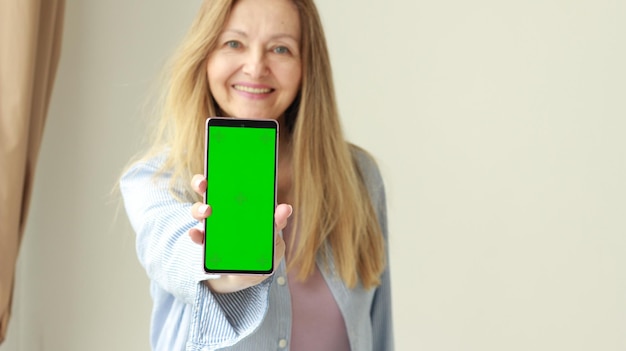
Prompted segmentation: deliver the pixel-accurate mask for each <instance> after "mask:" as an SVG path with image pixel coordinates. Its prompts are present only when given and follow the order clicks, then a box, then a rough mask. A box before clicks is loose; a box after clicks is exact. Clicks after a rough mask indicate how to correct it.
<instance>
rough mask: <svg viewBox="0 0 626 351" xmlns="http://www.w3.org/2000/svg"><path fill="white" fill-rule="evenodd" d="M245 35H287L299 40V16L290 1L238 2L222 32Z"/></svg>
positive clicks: (251, 0) (254, 0) (246, 0)
mask: <svg viewBox="0 0 626 351" xmlns="http://www.w3.org/2000/svg"><path fill="white" fill-rule="evenodd" d="M228 30H235V31H239V32H243V33H245V34H246V35H263V34H277V33H281V34H288V35H290V36H293V37H294V38H296V39H298V40H299V39H300V16H299V13H298V9H297V8H296V5H295V4H294V3H293V2H292V1H291V0H239V1H237V2H236V3H235V5H234V6H233V9H232V11H231V14H230V16H229V18H228V20H227V21H226V24H225V26H224V31H228Z"/></svg>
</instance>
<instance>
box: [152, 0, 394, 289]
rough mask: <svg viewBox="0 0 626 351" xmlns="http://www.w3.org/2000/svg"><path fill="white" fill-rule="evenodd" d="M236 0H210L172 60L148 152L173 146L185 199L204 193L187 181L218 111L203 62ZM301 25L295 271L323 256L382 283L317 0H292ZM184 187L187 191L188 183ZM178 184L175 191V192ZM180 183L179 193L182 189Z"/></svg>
mask: <svg viewBox="0 0 626 351" xmlns="http://www.w3.org/2000/svg"><path fill="white" fill-rule="evenodd" d="M236 1H237V0H205V1H204V2H203V4H202V6H201V8H200V10H199V12H198V15H197V17H196V18H195V20H194V21H193V23H192V25H191V28H190V29H189V31H188V32H187V34H186V36H185V37H184V38H183V41H182V43H181V45H180V46H179V48H178V49H177V50H176V52H175V54H174V56H173V57H172V59H171V61H170V62H169V64H168V65H167V67H166V71H165V72H166V75H165V77H166V78H165V79H166V81H165V82H164V83H165V90H164V91H163V92H162V95H161V98H160V110H161V111H160V112H159V113H160V116H161V119H160V120H159V122H158V124H157V125H156V129H155V134H154V140H153V142H152V148H151V150H150V152H149V153H148V156H146V157H150V156H153V155H155V154H158V153H161V152H163V151H164V150H167V158H166V160H165V162H164V164H163V167H162V169H161V171H163V172H165V171H167V172H171V173H172V180H171V183H170V186H171V188H172V192H173V193H174V194H182V195H178V196H177V197H178V199H179V200H180V201H201V198H200V197H199V196H198V195H197V194H195V193H194V192H193V191H192V189H191V187H190V185H189V180H190V179H191V177H192V176H193V174H198V173H202V172H203V169H204V167H203V147H204V123H205V121H206V118H207V117H208V116H217V115H218V113H219V107H218V106H217V104H216V102H215V101H214V99H213V97H212V94H211V91H210V90H209V83H208V79H207V75H206V60H207V57H208V56H209V54H210V53H211V52H212V51H213V50H214V49H215V47H216V45H217V39H218V37H219V35H220V34H221V31H222V30H223V28H224V26H225V24H226V21H227V20H228V17H229V15H230V12H231V10H232V8H233V6H234V4H235V3H236ZM292 2H293V3H294V4H295V5H296V7H297V9H298V12H299V16H300V26H301V33H302V37H301V46H302V47H301V55H302V56H301V57H302V86H301V89H300V92H299V94H298V96H297V97H296V99H295V101H294V102H293V103H292V104H291V106H289V107H288V108H287V111H286V112H285V116H284V123H283V124H284V125H282V126H281V127H282V128H286V129H287V131H288V132H289V134H290V139H291V152H292V158H293V162H292V165H291V167H292V179H293V183H292V190H291V191H292V193H293V196H294V197H293V199H294V204H293V205H294V209H295V210H296V214H297V215H296V216H294V217H295V218H293V219H292V221H293V224H292V225H293V226H292V228H293V232H294V233H298V234H297V235H298V238H299V239H298V240H297V244H295V247H293V248H292V249H293V251H292V254H291V255H290V258H291V260H290V264H289V267H288V268H289V269H292V268H293V267H295V266H297V267H299V271H298V274H297V276H298V278H299V279H306V277H308V276H309V275H310V274H311V273H312V272H313V270H314V269H315V264H316V258H317V256H318V255H321V256H322V258H323V259H324V260H325V262H326V263H328V257H326V249H327V248H329V249H330V251H329V252H330V253H331V254H332V256H333V262H334V266H335V269H336V270H337V272H338V274H339V276H340V277H341V278H342V280H343V281H344V283H345V284H346V286H348V287H350V288H352V287H355V286H356V285H357V284H359V283H360V284H362V286H363V287H365V288H371V287H374V286H377V285H378V284H380V275H381V273H382V271H383V270H384V267H385V257H384V256H385V254H384V252H385V249H384V240H383V236H382V233H381V227H380V225H379V223H378V220H377V216H376V212H375V211H374V208H373V205H372V203H371V201H370V198H369V196H368V192H367V188H366V186H365V184H364V181H363V177H362V175H361V174H360V172H359V169H358V167H357V165H356V161H355V159H354V156H353V151H354V150H353V148H355V146H352V145H351V144H350V143H348V142H347V141H346V140H345V138H344V135H343V132H342V129H341V125H340V121H339V114H338V109H337V104H336V101H335V92H334V86H333V81H332V72H331V66H330V60H329V55H328V49H327V47H326V39H325V36H324V32H323V29H322V24H321V20H320V17H319V14H318V11H317V9H316V7H315V4H314V3H313V0H292ZM181 187H183V189H181ZM174 189H176V191H174ZM181 190H182V193H181Z"/></svg>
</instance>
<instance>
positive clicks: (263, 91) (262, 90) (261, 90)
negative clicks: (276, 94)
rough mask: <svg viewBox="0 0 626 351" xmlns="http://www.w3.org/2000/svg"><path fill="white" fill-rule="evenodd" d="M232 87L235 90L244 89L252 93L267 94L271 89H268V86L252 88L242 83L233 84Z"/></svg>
mask: <svg viewBox="0 0 626 351" xmlns="http://www.w3.org/2000/svg"><path fill="white" fill-rule="evenodd" d="M234 87H235V89H236V90H239V91H244V92H246V93H252V94H267V93H269V92H271V91H272V89H269V88H253V87H247V86H243V85H235V86H234Z"/></svg>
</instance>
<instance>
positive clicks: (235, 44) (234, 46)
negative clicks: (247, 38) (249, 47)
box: [224, 40, 241, 49]
mask: <svg viewBox="0 0 626 351" xmlns="http://www.w3.org/2000/svg"><path fill="white" fill-rule="evenodd" d="M224 45H225V46H226V47H229V48H231V49H239V48H240V47H241V43H240V42H238V41H237V40H229V41H227V42H226V43H224Z"/></svg>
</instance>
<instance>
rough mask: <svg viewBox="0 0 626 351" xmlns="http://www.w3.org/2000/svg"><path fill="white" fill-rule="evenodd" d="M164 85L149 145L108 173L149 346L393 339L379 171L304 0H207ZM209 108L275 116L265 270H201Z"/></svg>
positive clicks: (357, 346)
mask: <svg viewBox="0 0 626 351" xmlns="http://www.w3.org/2000/svg"><path fill="white" fill-rule="evenodd" d="M166 86H167V90H166V92H165V94H164V96H165V97H164V103H163V113H162V119H161V121H160V124H159V126H158V130H157V133H156V136H157V137H156V139H155V141H154V144H153V148H152V149H151V151H150V152H149V153H148V154H147V155H146V156H145V157H143V159H142V160H141V161H139V162H136V163H135V164H134V165H133V166H132V167H131V168H130V169H129V170H128V171H127V172H126V173H125V174H124V176H123V177H122V179H121V181H120V187H121V190H122V195H123V197H124V202H125V206H126V211H127V213H128V216H129V219H130V221H131V224H132V226H133V228H134V229H135V231H136V232H137V253H138V256H139V260H140V262H141V264H142V265H143V266H144V267H145V269H146V271H147V273H148V276H149V277H150V279H151V294H152V298H153V300H154V309H153V315H152V327H151V344H152V348H153V349H154V350H168V351H171V350H183V349H185V348H186V349H187V350H214V349H224V350H277V349H286V350H287V349H288V350H292V351H294V350H295V351H300V350H391V349H393V332H392V325H391V322H392V321H391V291H390V281H389V269H388V266H387V264H386V257H385V252H386V250H385V238H386V234H387V233H386V232H387V227H386V212H385V211H386V210H385V195H384V189H383V183H382V179H381V177H380V174H379V171H378V169H377V167H376V165H375V163H374V161H373V160H372V159H371V157H369V155H368V154H367V153H366V152H365V151H363V150H361V149H359V148H357V147H355V146H352V145H350V144H349V143H348V142H346V141H345V139H344V137H343V134H342V131H341V127H340V123H339V118H338V112H337V107H336V103H335V96H334V91H333V84H332V75H331V70H330V62H329V58H328V52H327V49H326V43H325V39H324V34H323V30H322V26H321V22H320V19H319V15H318V13H317V10H316V8H315V5H314V4H313V1H312V0H206V1H205V2H204V3H203V5H202V7H201V9H200V11H199V13H198V16H197V18H196V19H195V21H194V23H193V24H192V27H191V29H190V31H189V32H188V34H187V36H186V37H185V39H184V40H183V43H182V45H181V47H180V48H179V50H178V51H177V54H176V56H175V57H174V59H173V61H172V65H171V67H170V69H169V81H168V83H167V85H166ZM207 116H228V117H233V118H271V119H276V120H277V121H278V122H279V124H280V126H281V128H280V147H279V150H280V151H279V165H278V201H279V203H281V205H279V206H278V207H277V208H276V216H275V221H276V227H277V230H279V231H281V233H282V238H281V236H277V237H276V248H277V249H276V252H277V254H276V257H275V261H276V267H277V269H276V271H275V273H274V274H273V275H272V276H270V277H259V276H221V277H219V278H218V279H207V277H206V276H204V275H203V274H202V273H201V270H202V269H201V268H200V267H201V265H202V246H201V245H198V244H202V237H203V233H202V232H201V230H200V229H198V228H197V227H198V226H197V224H198V221H203V220H204V219H205V218H207V217H208V216H209V215H210V212H211V209H210V207H209V206H207V205H205V204H203V203H202V197H201V195H200V194H202V193H203V192H204V190H205V189H206V180H205V179H204V178H203V176H201V175H199V173H202V170H203V165H202V162H203V155H204V154H203V147H204V145H203V144H204V123H205V120H206V117H207ZM194 174H195V175H194ZM190 179H191V182H190V181H189V180H190ZM190 183H191V184H190ZM287 204H293V207H292V206H291V205H287ZM209 205H210V204H209ZM292 211H293V215H292V216H291V219H290V220H289V222H288V221H287V218H288V217H289V216H290V215H291V212H292ZM190 212H191V215H190ZM186 233H188V234H189V236H190V237H191V240H190V238H189V236H187V235H186ZM283 238H284V241H283ZM283 254H284V258H285V259H284V260H283Z"/></svg>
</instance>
